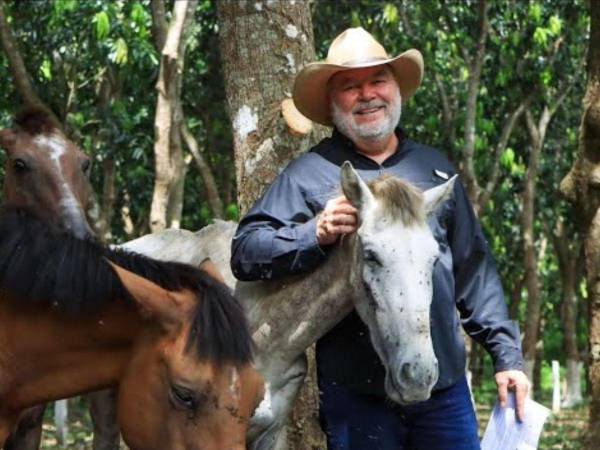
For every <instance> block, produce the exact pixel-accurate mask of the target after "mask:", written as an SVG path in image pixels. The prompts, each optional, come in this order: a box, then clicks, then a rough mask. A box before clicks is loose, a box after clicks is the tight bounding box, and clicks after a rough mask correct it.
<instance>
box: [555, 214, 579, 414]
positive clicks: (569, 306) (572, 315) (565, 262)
mask: <svg viewBox="0 0 600 450" xmlns="http://www.w3.org/2000/svg"><path fill="white" fill-rule="evenodd" d="M552 237H553V239H552V242H553V243H554V249H555V252H556V255H557V257H558V266H559V269H560V278H561V288H562V307H561V310H562V322H563V324H564V335H565V337H564V339H565V351H566V356H567V390H566V393H565V396H564V398H563V406H565V407H572V406H576V405H578V404H580V403H581V402H582V401H583V397H582V395H581V383H580V371H581V367H580V364H579V350H578V349H577V295H576V290H577V283H578V281H579V276H578V267H579V264H578V260H579V258H578V254H579V248H578V246H577V244H576V243H573V245H569V238H568V237H567V232H566V230H565V224H564V222H563V220H562V218H559V220H558V222H557V223H556V228H555V230H554V233H553V235H552Z"/></svg>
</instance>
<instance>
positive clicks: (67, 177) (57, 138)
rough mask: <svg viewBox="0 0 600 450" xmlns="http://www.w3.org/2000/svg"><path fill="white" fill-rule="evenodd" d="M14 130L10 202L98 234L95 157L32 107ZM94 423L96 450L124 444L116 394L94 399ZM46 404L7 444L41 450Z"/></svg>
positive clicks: (9, 141) (8, 146) (4, 134)
mask: <svg viewBox="0 0 600 450" xmlns="http://www.w3.org/2000/svg"><path fill="white" fill-rule="evenodd" d="M15 125H16V126H15V128H14V129H6V130H1V131H0V146H2V148H4V150H5V151H6V156H7V161H6V165H5V178H4V204H5V205H12V206H15V207H19V208H21V209H24V210H27V211H29V212H31V213H32V214H34V215H36V216H38V217H40V218H42V219H43V220H45V221H47V222H48V223H51V224H53V225H54V226H56V227H58V228H61V229H65V230H70V231H71V232H72V233H73V234H74V235H76V236H78V237H82V238H83V237H89V236H91V235H92V230H91V229H90V227H89V225H88V222H87V220H86V214H85V212H86V210H87V208H88V206H89V199H90V193H91V186H90V184H89V180H88V175H89V170H90V159H89V158H88V157H87V156H86V155H85V154H84V153H83V152H81V151H80V150H79V148H77V146H76V145H74V144H73V143H72V142H71V141H70V140H69V139H67V137H66V136H65V135H64V133H63V132H62V129H61V126H60V124H59V123H57V122H55V120H54V119H53V118H52V117H51V116H50V115H49V114H48V113H47V112H46V111H45V110H42V109H38V108H28V109H26V110H24V111H22V112H21V113H20V114H18V115H17V117H16V120H15ZM89 397H90V401H91V407H90V413H91V416H92V421H93V423H94V450H115V449H117V448H118V446H119V432H118V429H117V427H116V405H115V400H114V395H113V394H112V393H111V392H109V391H101V392H96V393H92V394H90V395H89ZM45 408H46V405H38V406H36V407H34V408H31V409H30V410H29V411H28V414H26V415H25V416H24V419H23V420H22V421H21V423H20V424H19V427H18V429H17V431H16V432H15V434H14V435H13V436H12V437H11V439H10V440H9V442H7V444H6V448H7V449H8V450H13V449H14V450H37V449H38V448H39V446H40V440H41V432H42V420H43V414H44V410H45Z"/></svg>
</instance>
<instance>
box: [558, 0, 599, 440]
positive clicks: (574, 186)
mask: <svg viewBox="0 0 600 450" xmlns="http://www.w3.org/2000/svg"><path fill="white" fill-rule="evenodd" d="M588 4H589V7H590V19H591V20H590V40H589V48H588V61H587V62H588V65H587V71H588V80H587V87H586V93H585V96H584V98H583V115H582V119H581V130H580V138H579V151H578V155H577V159H576V161H575V163H574V164H573V167H572V168H571V170H570V172H569V173H568V174H567V176H566V177H565V178H564V179H563V180H562V182H561V192H562V193H563V194H564V195H565V197H566V198H567V199H568V200H569V201H571V202H572V203H573V204H574V205H575V208H576V210H577V211H578V215H577V220H578V222H579V225H580V227H581V230H582V233H583V246H584V251H585V268H586V277H587V282H588V296H589V298H588V301H589V305H590V331H589V342H590V368H589V381H590V386H591V392H592V398H591V402H590V418H589V427H588V429H589V431H588V436H587V439H586V444H585V448H586V449H587V450H592V449H597V448H600V427H599V426H598V424H599V423H600V208H599V206H600V46H598V45H597V43H598V42H600V3H598V2H595V1H591V2H589V3H588Z"/></svg>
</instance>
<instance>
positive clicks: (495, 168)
mask: <svg viewBox="0 0 600 450" xmlns="http://www.w3.org/2000/svg"><path fill="white" fill-rule="evenodd" d="M533 96H534V93H533V92H531V93H530V94H529V95H528V96H527V97H525V99H524V100H523V101H522V102H521V103H520V104H519V106H517V108H516V109H515V110H514V111H513V112H512V113H511V114H509V115H508V117H507V118H506V120H505V121H504V126H503V127H502V132H501V133H500V139H499V140H498V143H497V144H496V146H495V147H494V151H493V153H492V161H493V163H492V168H491V169H490V172H489V174H488V177H487V178H488V182H487V183H486V185H485V188H484V189H483V190H482V192H481V193H480V195H479V198H478V199H477V209H478V211H482V210H483V209H484V208H485V205H487V202H488V201H489V200H490V198H491V196H492V193H493V192H494V190H495V189H496V185H497V184H498V179H499V178H500V156H501V155H502V153H503V152H504V150H506V147H507V146H508V141H509V139H510V136H511V135H512V132H513V130H514V128H515V125H516V124H517V121H518V120H519V118H520V117H521V115H522V114H523V113H524V112H525V109H526V108H528V107H529V104H530V103H531V101H532V100H533Z"/></svg>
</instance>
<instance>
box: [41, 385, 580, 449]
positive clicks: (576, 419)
mask: <svg viewBox="0 0 600 450" xmlns="http://www.w3.org/2000/svg"><path fill="white" fill-rule="evenodd" d="M481 396H482V397H487V398H488V400H489V396H488V395H481ZM540 401H542V402H543V403H544V404H547V403H546V402H545V401H543V399H542V400H540ZM492 404H493V402H492V401H486V402H485V403H478V404H477V416H478V418H479V423H480V429H481V433H483V430H485V426H486V425H487V422H488V419H489V416H490V412H491V409H492ZM86 409H87V408H86V402H85V401H84V400H82V399H76V400H71V402H70V413H69V415H70V417H69V434H68V440H67V445H66V446H65V447H60V446H58V445H57V441H56V433H55V431H56V430H55V428H54V426H53V425H52V417H51V416H50V415H48V416H47V417H46V423H45V425H44V440H43V444H42V449H44V450H58V449H61V448H68V449H72V450H91V448H92V435H91V423H90V419H89V416H88V413H87V411H86ZM587 415H588V407H587V405H584V406H581V407H578V408H575V409H564V410H562V411H561V412H560V413H559V414H557V415H556V416H551V417H550V419H549V420H548V422H547V423H546V426H545V427H544V431H543V433H542V438H541V441H540V445H539V447H538V448H539V449H540V450H578V449H581V448H582V445H581V440H582V436H583V433H584V431H585V427H586V424H587ZM123 448H126V447H123Z"/></svg>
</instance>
